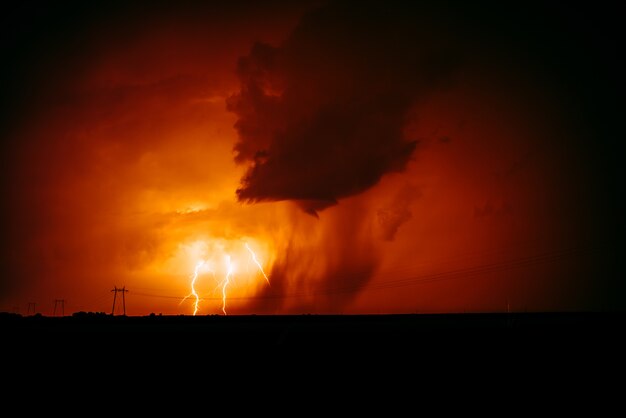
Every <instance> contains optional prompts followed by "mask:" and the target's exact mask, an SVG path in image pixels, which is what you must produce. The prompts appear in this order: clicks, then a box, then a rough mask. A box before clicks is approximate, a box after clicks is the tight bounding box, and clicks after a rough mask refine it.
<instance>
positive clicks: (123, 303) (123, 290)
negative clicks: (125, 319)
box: [122, 286, 128, 316]
mask: <svg viewBox="0 0 626 418" xmlns="http://www.w3.org/2000/svg"><path fill="white" fill-rule="evenodd" d="M126 292H128V290H126V286H123V287H122V306H124V316H126V297H125V296H124V293H126Z"/></svg>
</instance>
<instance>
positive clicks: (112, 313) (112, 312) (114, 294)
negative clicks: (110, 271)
mask: <svg viewBox="0 0 626 418" xmlns="http://www.w3.org/2000/svg"><path fill="white" fill-rule="evenodd" d="M111 292H113V308H112V309H111V316H113V315H115V299H117V286H113V290H111Z"/></svg>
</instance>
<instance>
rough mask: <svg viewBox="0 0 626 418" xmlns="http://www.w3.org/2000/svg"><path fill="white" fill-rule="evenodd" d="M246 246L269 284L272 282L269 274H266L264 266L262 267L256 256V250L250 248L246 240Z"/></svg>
mask: <svg viewBox="0 0 626 418" xmlns="http://www.w3.org/2000/svg"><path fill="white" fill-rule="evenodd" d="M246 248H247V250H248V251H249V252H250V255H251V256H252V261H254V264H256V266H257V267H258V268H259V271H260V272H261V274H262V275H263V277H265V281H266V282H267V284H270V279H269V278H268V277H267V274H265V272H264V271H263V267H261V263H259V260H257V258H256V254H255V253H254V251H252V248H250V246H249V245H248V243H247V242H246Z"/></svg>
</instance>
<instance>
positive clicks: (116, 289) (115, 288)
mask: <svg viewBox="0 0 626 418" xmlns="http://www.w3.org/2000/svg"><path fill="white" fill-rule="evenodd" d="M111 292H113V308H112V309H111V316H113V315H115V302H116V300H117V292H120V293H122V308H123V310H124V316H126V297H125V296H124V293H126V292H128V290H126V286H123V287H122V288H119V289H118V287H117V286H113V289H112V290H111Z"/></svg>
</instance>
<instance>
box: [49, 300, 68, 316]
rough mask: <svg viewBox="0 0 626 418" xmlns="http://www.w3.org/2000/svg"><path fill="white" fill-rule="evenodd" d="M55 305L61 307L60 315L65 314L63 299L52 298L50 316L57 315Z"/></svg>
mask: <svg viewBox="0 0 626 418" xmlns="http://www.w3.org/2000/svg"><path fill="white" fill-rule="evenodd" d="M57 306H59V307H60V308H61V316H65V299H55V300H54V311H53V312H52V316H57Z"/></svg>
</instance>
